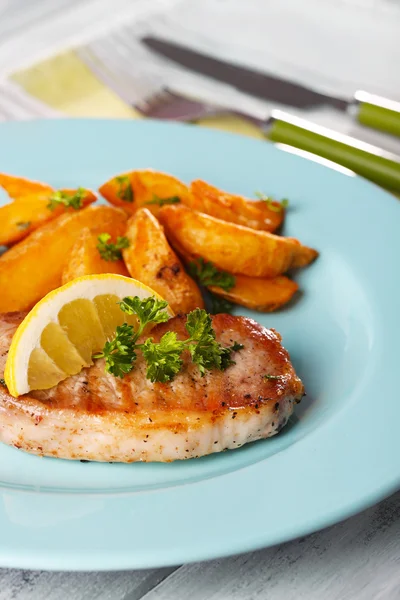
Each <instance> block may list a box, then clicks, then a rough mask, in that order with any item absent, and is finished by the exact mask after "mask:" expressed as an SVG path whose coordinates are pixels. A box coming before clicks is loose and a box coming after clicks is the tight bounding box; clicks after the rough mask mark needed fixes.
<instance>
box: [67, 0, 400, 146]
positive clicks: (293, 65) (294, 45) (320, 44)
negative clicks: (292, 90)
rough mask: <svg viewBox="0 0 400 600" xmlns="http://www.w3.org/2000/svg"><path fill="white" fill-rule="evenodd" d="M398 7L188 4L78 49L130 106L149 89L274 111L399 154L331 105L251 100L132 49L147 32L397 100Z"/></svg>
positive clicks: (347, 92)
mask: <svg viewBox="0 0 400 600" xmlns="http://www.w3.org/2000/svg"><path fill="white" fill-rule="evenodd" d="M399 30H400V4H393V3H392V2H390V0H375V1H374V0H357V1H356V0H306V1H303V2H298V0H280V1H279V2H274V1H272V0H246V2H243V1H242V0H190V1H186V2H178V3H177V4H175V5H174V6H172V7H169V8H168V10H165V11H160V12H159V13H157V14H156V15H153V16H152V18H145V19H142V20H140V21H135V22H134V23H132V24H127V25H125V26H124V27H118V28H117V29H115V30H113V31H111V32H110V33H108V34H107V35H105V36H102V37H100V38H98V39H97V40H94V41H93V42H91V43H90V44H88V45H86V46H85V47H82V48H80V49H79V53H80V55H81V57H82V58H83V59H84V60H86V61H87V62H88V64H89V65H90V66H91V67H92V68H95V63H96V61H97V60H100V61H102V62H104V63H105V64H107V65H108V67H109V69H110V70H111V72H113V73H114V74H115V75H116V76H117V77H120V78H122V79H123V80H124V84H125V87H126V88H127V91H128V93H127V95H126V98H127V99H129V101H130V102H131V103H133V104H135V103H137V102H139V101H140V100H142V99H143V97H146V94H148V93H150V92H151V91H152V90H153V89H154V88H155V87H156V86H158V87H160V88H161V87H163V86H167V87H169V88H172V89H174V90H176V91H178V92H179V91H181V92H185V93H189V95H193V96H194V97H198V96H200V97H201V99H204V98H207V99H209V100H210V101H211V102H212V103H215V104H217V105H222V106H226V107H233V108H237V109H241V110H243V111H245V109H246V107H248V108H249V109H251V111H252V112H253V113H254V112H257V114H258V115H259V116H260V117H266V116H267V115H268V114H269V113H270V111H271V109H272V108H283V109H286V110H287V111H289V112H290V113H291V114H295V115H298V116H302V117H305V118H307V119H309V120H312V121H313V122H315V123H318V124H320V125H324V126H327V127H331V128H333V129H335V130H337V131H341V132H343V133H346V134H349V135H353V136H355V137H359V138H360V139H363V140H364V141H367V142H369V143H372V144H375V145H378V146H381V147H384V148H386V149H387V150H391V151H393V152H397V153H400V141H399V140H397V139H395V138H392V137H391V136H387V135H384V134H380V133H377V132H375V131H374V130H370V129H367V128H364V127H361V126H358V125H357V124H355V123H354V121H353V120H352V119H351V117H349V116H348V115H346V114H344V113H340V112H338V111H335V110H332V109H330V108H317V109H313V110H311V111H301V110H298V109H296V108H293V107H292V108H290V109H288V107H284V106H280V105H278V104H277V103H272V102H268V101H262V100H259V99H256V98H251V97H249V96H247V95H245V94H243V93H241V92H239V91H238V90H236V89H234V88H233V87H231V86H229V85H225V84H221V83H219V82H216V81H215V80H212V79H210V78H207V77H203V76H201V75H198V74H195V73H193V72H191V71H189V70H187V69H184V68H183V67H180V66H179V65H177V64H176V63H173V62H171V61H168V60H167V59H164V58H163V57H161V56H160V55H158V54H156V53H153V52H151V51H149V50H148V49H147V48H146V47H144V46H143V45H142V44H141V43H140V39H141V38H142V37H143V36H145V35H152V36H156V37H161V38H164V39H167V40H171V41H173V42H175V43H178V44H179V43H181V44H182V45H185V46H187V47H189V48H193V49H195V50H198V51H200V52H204V53H206V54H208V55H211V56H215V57H218V58H222V59H225V60H228V61H234V62H236V63H238V64H242V65H244V66H250V67H253V68H256V69H259V70H262V71H267V72H269V73H271V74H274V75H277V76H280V77H284V78H287V79H288V80H291V81H294V82H298V83H302V84H304V85H306V86H309V87H311V88H313V89H317V90H319V91H322V92H325V93H328V94H331V95H337V96H343V97H345V98H349V99H350V98H351V97H352V95H353V94H354V92H355V91H356V90H357V89H365V90H367V91H369V92H371V93H376V94H380V95H384V96H386V97H388V98H393V99H397V100H399V101H400V69H399V68H398V66H397V65H400V44H398V42H397V39H398V31H399ZM91 59H92V60H91Z"/></svg>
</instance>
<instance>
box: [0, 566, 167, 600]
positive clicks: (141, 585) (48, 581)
mask: <svg viewBox="0 0 400 600" xmlns="http://www.w3.org/2000/svg"><path fill="white" fill-rule="evenodd" d="M174 570H175V569H174V568H167V569H149V570H143V571H122V572H119V571H115V572H111V573H107V572H104V573H68V572H67V573H58V572H54V573H49V572H46V571H19V570H16V569H0V600H139V599H140V598H142V597H143V596H145V595H146V594H147V592H148V591H149V590H151V589H153V588H154V587H155V586H157V585H158V584H159V583H160V582H161V581H162V580H163V579H164V578H165V577H167V576H168V575H169V574H170V573H172V572H173V571H174Z"/></svg>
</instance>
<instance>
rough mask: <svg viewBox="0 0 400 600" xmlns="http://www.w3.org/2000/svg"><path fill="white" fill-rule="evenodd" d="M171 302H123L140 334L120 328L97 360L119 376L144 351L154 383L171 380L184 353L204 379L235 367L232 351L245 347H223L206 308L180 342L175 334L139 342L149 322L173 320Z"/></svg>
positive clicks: (194, 316)
mask: <svg viewBox="0 0 400 600" xmlns="http://www.w3.org/2000/svg"><path fill="white" fill-rule="evenodd" d="M167 306H168V303H167V302H166V301H164V300H158V299H157V298H155V297H154V296H153V297H151V298H145V299H144V300H141V299H140V298H139V297H138V296H134V297H132V296H128V297H126V298H124V299H123V300H122V301H121V302H120V308H121V310H122V311H123V312H125V313H127V314H129V315H136V316H137V317H138V319H139V325H138V328H137V330H136V331H134V330H133V326H132V325H127V324H124V325H121V326H119V327H117V329H116V333H115V337H114V338H113V339H112V340H110V341H108V342H106V344H105V346H104V348H103V351H102V352H99V353H98V354H95V355H94V356H93V358H105V361H106V370H107V371H108V372H109V373H112V374H113V375H115V376H117V377H123V376H124V375H125V374H126V373H129V372H130V371H131V370H132V368H133V366H134V363H135V361H136V358H137V351H138V350H140V351H141V352H142V355H143V358H144V360H145V361H146V365H147V371H146V377H147V378H148V379H150V380H151V381H152V382H153V383H154V382H160V383H166V382H167V381H171V379H173V378H174V377H175V375H176V374H177V373H178V372H179V371H180V369H181V368H182V365H183V359H182V353H183V352H184V350H185V349H186V350H188V351H189V352H190V355H191V358H192V361H193V362H194V363H195V364H196V365H197V366H198V368H199V371H200V374H201V376H203V375H204V374H205V373H206V371H209V370H211V369H219V370H224V369H226V368H227V367H229V366H230V365H232V364H234V361H233V360H232V358H231V355H232V352H237V351H239V350H241V349H242V348H243V346H242V345H241V344H238V343H237V342H235V343H234V344H233V345H232V346H230V347H225V346H222V345H221V344H220V343H219V342H217V340H216V339H215V331H214V329H213V327H212V320H211V317H210V315H209V314H208V313H207V312H206V311H205V310H202V309H199V308H198V309H196V310H194V311H192V312H191V313H189V315H188V316H187V321H186V330H187V332H188V334H189V337H188V338H187V339H186V340H178V338H177V335H176V333H175V332H174V331H168V332H167V333H165V334H164V335H163V336H162V338H161V339H160V341H159V342H154V341H153V338H148V339H146V340H145V341H144V342H143V343H140V344H138V343H137V341H138V339H139V337H140V335H141V334H142V333H143V330H144V328H145V327H146V325H147V324H148V323H163V322H165V321H167V320H168V319H169V315H168V313H166V312H165V308H166V307H167Z"/></svg>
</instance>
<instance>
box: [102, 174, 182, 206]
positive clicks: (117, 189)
mask: <svg viewBox="0 0 400 600" xmlns="http://www.w3.org/2000/svg"><path fill="white" fill-rule="evenodd" d="M99 192H100V194H101V195H102V196H103V197H104V198H105V199H106V200H108V202H110V203H111V204H114V205H115V206H118V207H120V208H123V209H124V210H125V212H127V213H128V214H131V215H133V214H134V213H135V212H136V211H137V210H138V209H139V208H142V207H144V208H147V209H148V210H150V211H151V212H152V213H153V215H155V216H157V215H158V212H159V210H160V206H161V205H162V204H163V203H164V204H165V203H173V202H179V201H183V200H184V199H185V198H186V196H188V195H189V190H188V187H187V186H186V185H185V184H184V183H182V182H181V181H179V179H176V177H172V175H167V174H166V173H160V172H158V171H153V170H151V169H146V170H143V171H131V172H130V173H123V174H122V175H117V176H116V177H113V178H112V179H110V180H109V181H107V182H106V183H104V184H103V185H102V186H101V187H100V188H99Z"/></svg>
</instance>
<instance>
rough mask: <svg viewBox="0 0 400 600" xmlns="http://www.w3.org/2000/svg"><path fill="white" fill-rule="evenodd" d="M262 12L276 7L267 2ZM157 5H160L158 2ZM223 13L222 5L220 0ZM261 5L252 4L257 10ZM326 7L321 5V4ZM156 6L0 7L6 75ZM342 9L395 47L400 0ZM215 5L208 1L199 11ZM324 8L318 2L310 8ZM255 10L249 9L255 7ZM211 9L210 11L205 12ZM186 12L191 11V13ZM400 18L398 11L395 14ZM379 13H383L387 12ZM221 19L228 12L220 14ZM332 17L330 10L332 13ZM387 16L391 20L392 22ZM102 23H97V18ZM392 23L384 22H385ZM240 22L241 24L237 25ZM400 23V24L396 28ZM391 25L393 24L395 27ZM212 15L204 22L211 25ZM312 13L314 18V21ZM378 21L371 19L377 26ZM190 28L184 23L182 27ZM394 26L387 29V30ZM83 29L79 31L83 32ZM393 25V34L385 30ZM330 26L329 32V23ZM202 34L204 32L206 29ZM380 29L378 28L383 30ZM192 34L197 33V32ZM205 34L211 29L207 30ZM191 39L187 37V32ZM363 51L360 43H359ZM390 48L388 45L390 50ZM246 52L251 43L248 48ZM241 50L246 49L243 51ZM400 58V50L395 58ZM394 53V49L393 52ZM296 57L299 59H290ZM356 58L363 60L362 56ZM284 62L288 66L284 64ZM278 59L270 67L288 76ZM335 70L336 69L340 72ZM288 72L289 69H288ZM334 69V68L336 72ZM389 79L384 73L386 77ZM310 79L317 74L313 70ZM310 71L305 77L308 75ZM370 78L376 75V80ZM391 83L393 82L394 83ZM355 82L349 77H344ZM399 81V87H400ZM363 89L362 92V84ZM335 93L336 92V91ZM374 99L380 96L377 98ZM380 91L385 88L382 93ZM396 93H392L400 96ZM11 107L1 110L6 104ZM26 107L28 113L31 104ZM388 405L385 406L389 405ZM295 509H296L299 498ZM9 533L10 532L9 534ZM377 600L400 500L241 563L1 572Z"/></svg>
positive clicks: (62, 590)
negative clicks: (97, 570)
mask: <svg viewBox="0 0 400 600" xmlns="http://www.w3.org/2000/svg"><path fill="white" fill-rule="evenodd" d="M258 1H259V3H260V10H261V8H263V9H265V8H266V6H267V4H268V3H266V2H264V1H263V0H258ZM323 1H324V2H326V4H327V8H326V10H327V11H328V12H329V11H332V6H333V4H334V1H335V0H323ZM152 2H153V3H154V2H155V0H152ZM215 2H216V4H218V10H219V11H221V5H222V4H223V2H222V0H219V2H217V0H215ZM224 2H225V5H228V4H229V10H230V14H232V15H233V17H234V16H235V10H239V7H241V10H243V6H244V3H242V2H240V0H224ZM255 2H257V0H251V4H252V5H253V8H254V3H255ZM321 2H322V0H321ZM149 3H150V0H146V2H143V1H142V0H129V1H128V0H114V2H113V14H112V18H111V16H110V14H109V13H110V11H109V9H108V6H109V3H108V0H107V2H105V0H85V1H82V2H78V1H77V0H70V2H66V0H57V3H54V2H53V0H37V1H33V0H13V2H11V3H10V2H8V1H7V0H0V76H1V74H5V73H6V72H7V71H12V70H13V68H15V67H19V66H24V65H25V64H26V63H27V62H29V57H32V56H33V55H35V57H40V56H44V55H46V52H48V51H49V50H50V49H51V50H53V49H54V48H56V47H60V48H61V47H63V44H64V45H65V44H66V43H70V42H71V41H73V42H76V41H79V40H84V39H90V37H91V35H93V32H94V31H95V30H97V31H99V30H105V29H106V28H107V26H109V22H110V21H111V20H112V21H113V22H116V21H118V20H121V21H122V20H123V19H124V18H126V16H127V15H129V16H132V15H133V14H134V13H135V11H137V12H140V11H142V12H143V11H147V10H149ZM156 3H157V4H159V5H163V4H164V6H165V8H166V9H167V10H168V9H169V7H171V6H173V5H174V4H175V0H171V1H170V0H157V2H156ZM337 3H338V5H340V6H341V7H345V6H348V7H349V13H348V14H349V19H350V16H351V18H352V19H353V21H351V19H350V20H349V21H348V22H347V23H346V30H347V31H349V28H350V30H351V27H353V31H354V39H356V38H357V35H358V33H359V25H360V22H359V20H358V19H355V17H354V15H355V14H356V12H355V11H356V10H360V14H361V13H362V18H363V19H364V21H363V22H364V23H367V22H368V19H369V20H370V21H371V13H370V12H369V13H367V11H371V10H374V9H375V8H376V10H377V17H376V21H377V23H378V21H379V23H380V27H381V29H380V30H378V31H377V33H376V35H377V36H378V37H379V36H381V39H382V40H384V39H386V43H387V38H388V37H390V35H392V34H393V23H394V24H396V23H397V31H399V28H398V27H399V24H400V20H399V16H400V7H398V6H396V2H395V1H394V0H337ZM206 5H207V6H208V10H209V9H210V0H204V3H203V4H201V5H200V8H199V2H197V9H196V10H200V13H199V16H198V17H196V18H199V19H200V18H201V14H202V13H201V10H205V8H204V7H206ZM301 5H302V11H303V12H302V19H303V25H304V21H305V20H306V17H307V11H306V7H307V2H303V3H301ZM311 5H314V8H315V0H310V4H309V6H311ZM246 6H247V4H246ZM277 6H278V3H275V8H274V14H275V16H276V12H277V11H278V10H282V11H283V12H282V14H283V13H284V11H286V12H287V11H288V10H289V9H290V6H291V7H292V8H293V7H294V6H295V3H294V0H282V1H281V2H280V3H279V7H280V8H279V9H278V8H277ZM201 7H203V8H201ZM186 9H187V7H186ZM396 11H397V12H396ZM378 13H379V14H378ZM219 14H220V13H219ZM329 14H330V15H331V12H330V13H329ZM385 14H386V16H387V15H389V17H388V19H386V21H385V18H386V17H385ZM94 15H96V17H97V18H96V19H94V18H93V17H94ZM382 15H384V16H382ZM196 18H195V17H193V13H191V12H190V11H189V13H188V12H187V10H186V16H185V19H186V29H187V32H189V33H190V36H193V35H194V40H195V41H196V34H195V33H193V31H192V30H191V27H192V25H191V23H192V22H193V19H194V20H196ZM236 20H237V17H236ZM396 20H397V21H396ZM389 21H390V22H391V23H390V24H389ZM206 22H207V15H204V23H206ZM311 22H312V15H311V16H310V23H311ZM371 22H372V21H371ZM182 23H183V21H179V23H178V25H179V24H182ZM385 23H387V25H385ZM77 24H79V27H77ZM386 26H387V35H385V29H384V28H385V27H386ZM324 27H325V28H326V27H327V25H326V23H324ZM199 29H200V30H201V29H202V28H201V27H199ZM377 29H379V27H377ZM189 30H190V31H189ZM203 30H204V31H205V29H203ZM187 34H188V33H187ZM197 41H198V45H199V46H201V45H202V44H203V45H204V44H206V43H207V41H206V39H205V37H204V36H202V35H200V34H199V35H198V38H197ZM357 43H358V41H357ZM382 43H383V42H382ZM242 45H243V44H242ZM238 47H239V46H238ZM396 51H397V50H396ZM393 52H395V49H394V48H393ZM289 54H290V52H289ZM353 58H354V57H353ZM278 62H279V61H278ZM278 62H277V61H275V63H273V57H272V55H271V64H274V65H275V68H276V69H278V71H279V64H278ZM398 64H399V63H398V61H394V64H393V65H386V67H387V68H386V69H385V74H384V76H383V75H382V73H381V72H380V73H379V78H378V79H379V82H378V79H377V80H376V82H377V85H378V83H379V86H380V89H381V90H382V91H383V88H385V85H386V89H387V90H388V92H387V93H388V94H390V89H391V88H392V89H394V90H396V89H397V99H399V100H400V97H399V95H400V87H399V88H396V85H395V82H396V77H397V78H398V77H399V73H400V71H399V69H398ZM333 66H334V67H335V65H333ZM282 69H283V70H288V69H289V67H288V63H287V62H286V63H285V64H283V63H282ZM333 70H335V69H333ZM378 70H379V71H381V69H380V68H379V69H378ZM310 72H311V71H310ZM308 76H309V73H308V72H305V77H308ZM367 76H368V77H372V78H373V75H371V74H369V75H368V74H367ZM385 77H386V79H385ZM343 79H346V78H343ZM397 81H398V79H397ZM354 85H357V84H356V82H354ZM328 87H329V85H328ZM371 91H372V90H371ZM374 91H376V90H374ZM393 94H394V92H392V95H393ZM2 98H3V104H4V111H3V115H2V112H1V106H2V102H1V100H2ZM15 98H16V97H15V90H12V91H10V90H6V88H5V87H4V88H1V85H0V120H1V118H2V117H3V118H9V111H10V107H12V105H13V104H14V105H15V106H16V104H15V103H18V101H17V100H16V99H15ZM22 105H23V106H22ZM40 112H41V107H40V106H39V105H37V104H35V103H33V104H29V103H27V104H26V103H24V102H21V107H20V108H19V109H18V110H17V111H16V116H18V115H19V114H21V116H26V115H29V113H31V115H36V116H37V115H38V114H40ZM324 122H325V123H327V122H328V123H329V122H330V124H331V126H332V127H337V128H340V127H343V122H342V121H341V122H339V121H335V116H334V115H332V117H331V118H330V115H324ZM398 152H400V144H399V148H398ZM381 401H382V402H384V399H381ZM293 510H296V503H295V499H294V501H293ZM0 535H1V532H0ZM140 598H146V600H187V599H188V598H190V600H205V599H212V600H228V599H229V600H302V599H303V598H304V599H305V600H374V599H379V600H383V599H387V600H396V599H400V492H399V493H397V494H395V495H394V496H392V497H391V498H388V499H386V500H384V501H383V502H381V503H380V504H378V505H377V506H375V507H373V508H370V509H369V510H366V511H364V512H363V513H361V514H359V515H357V516H354V517H352V518H351V519H348V520H347V521H345V522H343V523H340V524H338V525H336V526H333V527H330V528H329V529H326V530H324V531H321V532H318V533H315V534H313V535H310V536H307V537H305V538H302V539H298V540H295V541H293V542H290V543H287V544H283V545H280V546H276V547H273V548H269V549H266V550H262V551H258V552H254V553H250V554H245V555H240V556H236V557H232V558H227V559H222V560H214V561H211V562H206V563H201V564H200V563H199V564H193V565H186V566H177V567H175V568H168V569H154V570H145V571H126V572H113V573H49V572H28V571H18V570H1V569H0V600H69V599H71V600H139V599H140Z"/></svg>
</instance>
